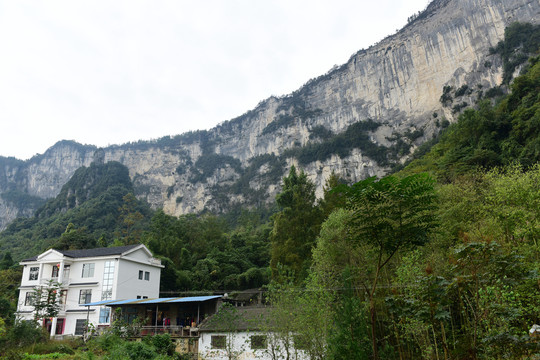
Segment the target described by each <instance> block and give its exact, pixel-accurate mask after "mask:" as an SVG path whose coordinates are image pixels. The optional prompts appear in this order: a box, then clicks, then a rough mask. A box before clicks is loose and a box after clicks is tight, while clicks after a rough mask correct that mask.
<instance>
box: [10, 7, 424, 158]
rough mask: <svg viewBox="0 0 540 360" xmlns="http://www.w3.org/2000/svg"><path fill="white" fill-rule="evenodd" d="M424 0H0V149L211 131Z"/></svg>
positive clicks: (377, 36)
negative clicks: (203, 130) (59, 142)
mask: <svg viewBox="0 0 540 360" xmlns="http://www.w3.org/2000/svg"><path fill="white" fill-rule="evenodd" d="M428 3H429V0H377V1H373V0H369V1H368V0H309V1H307V0H306V1H304V0H221V1H220V0H201V1H193V0H190V1H184V0H176V1H172V0H171V1H164V0H151V1H150V0H148V1H138V0H125V1H119V0H107V1H99V0H98V1H77V0H46V1H45V0H43V1H16V0H0V119H1V127H0V155H2V156H15V157H17V158H19V159H27V158H30V157H31V156H33V155H35V154H37V153H43V152H45V150H47V148H49V147H50V146H52V145H53V144H54V143H56V142H57V141H59V140H63V139H66V140H75V141H77V142H80V143H83V144H93V145H97V146H107V145H109V144H121V143H125V142H129V141H137V140H141V139H143V140H146V139H154V138H158V137H161V136H164V135H176V134H180V133H183V132H186V131H189V130H197V129H209V128H211V127H213V126H215V125H217V124H218V123H220V122H222V121H224V120H229V119H231V118H234V117H236V116H238V115H241V114H243V113H244V112H246V111H247V110H249V109H252V108H254V107H255V106H256V105H257V103H258V102H259V101H261V100H263V99H266V98H268V97H269V96H271V95H278V96H279V95H284V94H288V93H290V92H292V91H294V90H296V89H298V88H299V87H300V86H302V84H304V83H305V82H306V81H308V80H309V79H310V78H314V77H317V76H319V75H322V74H324V73H325V72H327V71H328V70H329V69H330V68H332V66H334V65H336V64H337V65H340V64H343V63H345V62H346V61H347V60H348V59H349V57H350V56H351V55H352V54H353V53H355V52H356V51H358V50H360V49H362V48H368V47H369V46H370V45H373V44H374V43H376V42H378V41H379V40H381V39H383V38H384V37H385V36H387V35H390V34H393V33H394V32H395V31H396V29H399V28H401V27H402V26H404V25H405V24H406V22H407V17H409V16H410V15H412V14H413V13H416V12H418V11H420V10H423V9H424V8H425V7H426V6H427V4H428Z"/></svg>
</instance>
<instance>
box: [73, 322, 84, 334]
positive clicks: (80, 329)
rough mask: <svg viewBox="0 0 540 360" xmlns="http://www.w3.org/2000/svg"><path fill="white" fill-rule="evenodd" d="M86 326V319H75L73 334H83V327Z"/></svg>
mask: <svg viewBox="0 0 540 360" xmlns="http://www.w3.org/2000/svg"><path fill="white" fill-rule="evenodd" d="M85 327H86V319H77V322H76V323H75V335H82V334H84V328H85Z"/></svg>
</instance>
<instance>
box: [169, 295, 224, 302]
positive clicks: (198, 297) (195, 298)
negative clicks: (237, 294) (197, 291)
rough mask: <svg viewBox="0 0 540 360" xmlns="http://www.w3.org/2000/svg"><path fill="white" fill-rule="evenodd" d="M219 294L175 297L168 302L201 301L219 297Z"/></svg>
mask: <svg viewBox="0 0 540 360" xmlns="http://www.w3.org/2000/svg"><path fill="white" fill-rule="evenodd" d="M220 297H221V295H212V296H190V297H183V298H176V299H174V300H171V301H168V302H169V303H179V302H203V301H208V300H212V299H217V298H220Z"/></svg>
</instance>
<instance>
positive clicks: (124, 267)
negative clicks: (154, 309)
mask: <svg viewBox="0 0 540 360" xmlns="http://www.w3.org/2000/svg"><path fill="white" fill-rule="evenodd" d="M117 271H118V279H117V281H116V286H115V287H114V288H113V299H135V298H137V296H141V297H143V296H147V297H149V298H157V297H159V280H160V274H161V268H159V267H156V266H152V265H147V264H141V263H138V262H133V261H128V260H125V259H120V261H119V262H118V269H117ZM139 271H142V272H143V279H142V280H139ZM145 272H149V273H150V280H145V279H144V273H145Z"/></svg>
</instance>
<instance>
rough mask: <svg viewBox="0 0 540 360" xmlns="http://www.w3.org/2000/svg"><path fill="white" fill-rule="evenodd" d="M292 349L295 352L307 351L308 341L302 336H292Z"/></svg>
mask: <svg viewBox="0 0 540 360" xmlns="http://www.w3.org/2000/svg"><path fill="white" fill-rule="evenodd" d="M293 342H294V347H295V349H297V350H307V349H308V341H307V340H306V337H305V336H302V335H293Z"/></svg>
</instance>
